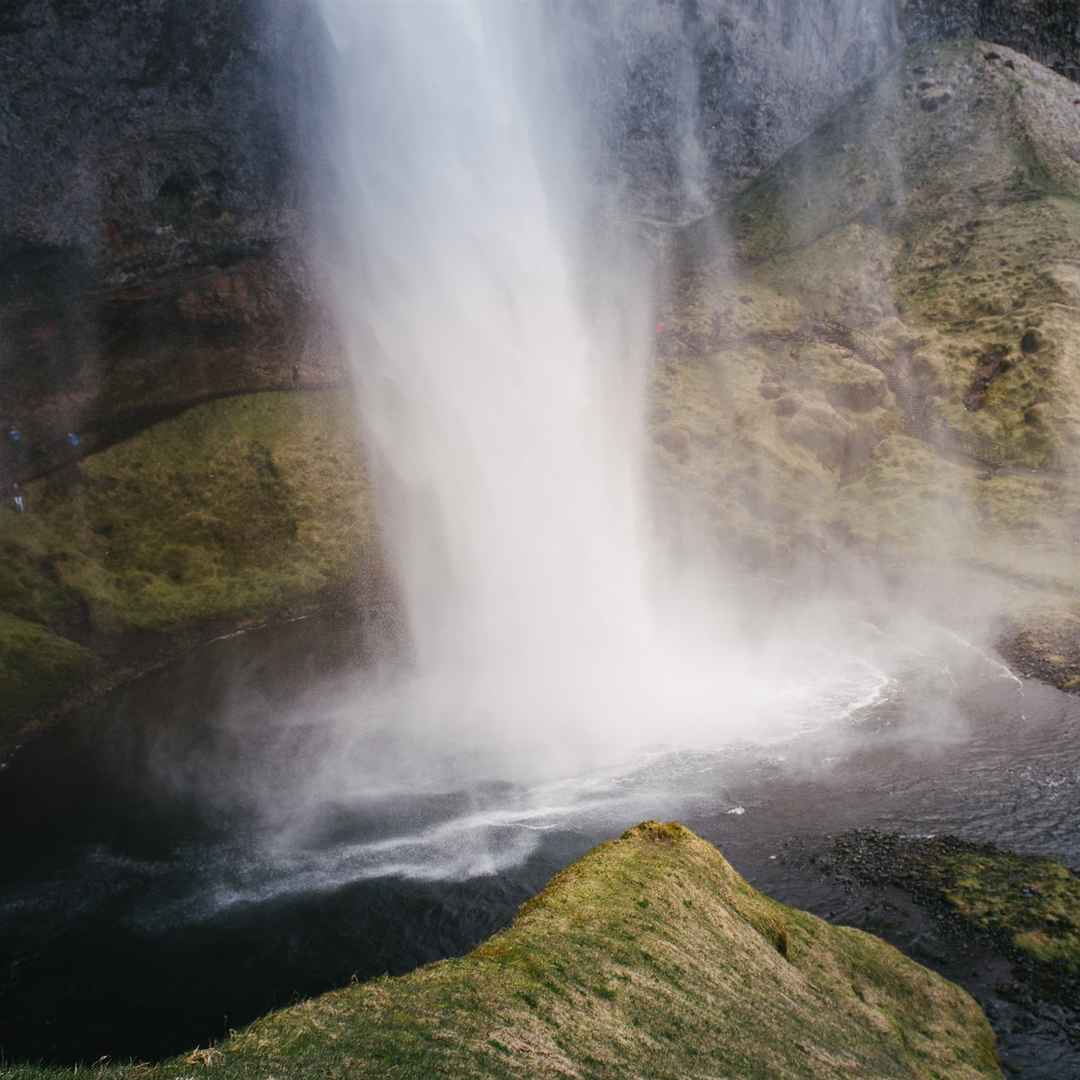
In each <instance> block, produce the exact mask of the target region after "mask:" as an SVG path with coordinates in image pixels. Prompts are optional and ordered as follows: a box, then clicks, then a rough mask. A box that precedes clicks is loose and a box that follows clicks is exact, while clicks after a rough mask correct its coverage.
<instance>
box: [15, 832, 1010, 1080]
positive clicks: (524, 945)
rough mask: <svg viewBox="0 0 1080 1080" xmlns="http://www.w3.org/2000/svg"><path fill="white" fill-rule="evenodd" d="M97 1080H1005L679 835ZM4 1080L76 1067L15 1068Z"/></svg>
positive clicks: (832, 930) (824, 927) (929, 1015)
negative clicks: (460, 938) (373, 974)
mask: <svg viewBox="0 0 1080 1080" xmlns="http://www.w3.org/2000/svg"><path fill="white" fill-rule="evenodd" d="M88 1074H89V1075H93V1076H96V1077H100V1078H101V1080H136V1078H138V1080H166V1078H171V1080H181V1078H188V1077H195V1076H212V1077H219V1078H220V1080H231V1078H234V1077H235V1078H244V1080H247V1078H251V1080H254V1078H256V1077H258V1078H260V1080H265V1078H267V1077H271V1076H273V1077H277V1078H278V1080H304V1078H309V1077H310V1078H312V1080H315V1078H318V1080H326V1078H330V1077H346V1076H348V1077H379V1078H380V1080H384V1078H385V1080H391V1078H417V1080H421V1078H423V1080H428V1078H432V1077H445V1078H453V1077H461V1078H463V1080H465V1078H468V1080H476V1078H481V1077H491V1078H510V1077H581V1078H601V1077H604V1078H607V1077H616V1076H617V1077H649V1078H650V1080H690V1078H695V1077H696V1078H701V1080H706V1078H716V1077H727V1078H730V1080H736V1078H738V1080H744V1078H746V1080H749V1078H761V1080H783V1078H788V1077H792V1078H794V1077H805V1078H811V1077H822V1078H824V1077H851V1076H858V1077H865V1078H871V1077H873V1078H882V1080H884V1078H887V1077H896V1078H900V1077H908V1078H912V1080H915V1078H918V1080H930V1078H934V1077H937V1078H940V1080H964V1078H975V1077H998V1076H1000V1075H1001V1073H1000V1070H999V1067H998V1064H997V1057H996V1052H995V1047H994V1037H993V1035H992V1033H991V1031H990V1028H989V1025H988V1024H987V1022H986V1019H985V1017H984V1016H983V1015H982V1013H981V1012H980V1010H979V1009H978V1007H977V1006H976V1005H975V1003H974V1002H973V1001H972V1000H971V998H969V997H968V996H967V994H966V993H965V992H964V991H962V990H961V989H959V988H958V987H956V986H953V985H952V984H950V983H948V982H946V981H945V980H944V979H942V978H941V977H940V976H938V975H935V974H933V973H932V972H930V971H928V970H926V969H925V968H922V967H920V966H919V965H917V964H915V963H913V962H912V961H910V960H908V959H906V958H905V957H903V956H902V955H901V954H900V953H899V952H897V951H896V950H895V949H893V948H892V947H891V946H888V945H886V944H884V943H883V942H881V941H879V940H878V939H876V938H873V937H871V936H869V935H867V934H864V933H862V932H860V931H857V930H851V929H846V928H843V927H834V926H830V925H829V924H827V923H825V922H822V921H821V920H820V919H817V918H814V917H813V916H811V915H807V914H805V913H803V912H800V911H796V910H793V909H791V908H788V907H785V906H784V905H782V904H778V903H776V902H774V901H772V900H770V899H768V898H767V897H765V896H763V895H762V894H760V893H758V892H756V891H755V890H754V889H752V888H751V887H750V886H749V885H748V884H747V883H746V882H745V881H744V880H743V879H742V878H741V877H740V876H739V875H738V874H737V873H735V871H734V870H733V869H732V868H731V866H730V865H729V864H728V863H727V862H726V861H725V860H724V858H723V857H722V856H721V855H720V853H719V852H718V851H717V850H716V849H715V848H714V847H712V845H710V844H707V843H706V842H705V841H703V840H701V839H699V838H698V837H696V836H695V835H694V834H693V833H691V832H690V831H689V830H687V829H685V828H683V827H682V826H680V825H677V824H668V825H660V824H657V823H656V822H646V823H645V824H643V825H639V826H638V827H637V828H635V829H632V830H630V831H629V832H628V833H626V834H625V835H624V836H623V837H622V838H621V839H619V840H617V841H611V842H608V843H606V844H602V845H601V846H600V847H598V848H596V849H595V850H593V851H592V852H591V853H589V854H588V855H586V856H585V858H583V859H582V860H581V861H580V862H578V863H576V864H574V865H573V866H571V867H570V868H568V869H567V870H564V871H563V872H562V873H560V874H559V875H557V876H556V877H555V878H554V880H553V881H552V882H551V883H550V884H549V885H548V887H547V888H546V889H545V890H544V892H542V893H541V894H540V895H539V896H538V897H536V898H535V899H533V900H531V901H529V902H528V903H527V904H525V905H524V906H523V907H522V909H521V911H520V912H519V914H518V917H517V919H516V920H515V922H514V924H513V925H512V926H511V927H510V928H509V929H507V930H505V931H503V932H501V933H499V934H496V935H495V936H494V937H493V938H491V939H490V940H489V941H487V942H486V943H485V944H483V945H481V946H480V947H479V948H478V949H476V950H475V951H474V952H472V953H470V954H469V955H468V956H465V957H463V958H461V959H457V960H447V961H444V962H442V963H438V964H434V965H431V966H429V967H426V968H422V969H420V970H418V971H416V972H414V973H412V974H410V975H406V976H402V977H400V978H384V979H377V980H375V981H373V982H369V983H364V984H359V985H353V986H348V987H345V988H343V989H341V990H338V991H334V992H332V993H329V994H325V995H323V996H322V997H319V998H316V999H314V1000H312V1001H308V1002H304V1003H303V1004H300V1005H296V1006H293V1007H291V1008H287V1009H283V1010H282V1011H280V1012H277V1013H274V1014H272V1015H270V1016H267V1017H265V1018H264V1019H261V1020H259V1021H257V1022H256V1023H254V1024H252V1025H251V1027H249V1028H247V1029H245V1030H244V1031H241V1032H238V1033H237V1034H236V1035H234V1036H233V1037H232V1038H230V1039H229V1040H227V1041H226V1042H224V1043H223V1044H222V1045H221V1046H218V1047H213V1048H208V1049H201V1050H196V1051H193V1052H192V1053H191V1054H188V1055H184V1056H182V1057H180V1058H178V1059H176V1060H174V1061H170V1062H166V1063H164V1064H162V1065H158V1066H147V1065H132V1066H128V1067H123V1066H104V1065H102V1066H98V1067H94V1068H90V1069H83V1070H80V1073H79V1075H88ZM3 1075H4V1077H5V1080H61V1078H67V1077H73V1076H74V1073H73V1071H71V1070H50V1069H42V1068H33V1067H30V1066H17V1065H16V1066H11V1065H9V1066H8V1067H7V1069H6V1070H4V1072H3Z"/></svg>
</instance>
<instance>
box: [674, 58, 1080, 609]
mask: <svg viewBox="0 0 1080 1080" xmlns="http://www.w3.org/2000/svg"><path fill="white" fill-rule="evenodd" d="M1078 102H1080V88H1078V87H1077V85H1076V84H1075V83H1073V82H1070V81H1069V80H1067V79H1065V78H1062V77H1061V76H1058V75H1056V74H1054V73H1053V72H1051V71H1050V70H1048V69H1046V68H1044V67H1042V66H1040V65H1039V64H1037V63H1035V62H1034V61H1032V60H1030V59H1028V58H1026V57H1024V56H1022V55H1020V54H1018V53H1014V52H1012V51H1010V50H1008V49H1005V48H1002V47H996V46H992V45H988V44H985V43H982V42H976V41H967V42H960V43H953V44H947V45H935V46H927V47H919V48H913V49H910V50H908V51H907V52H906V53H905V54H904V56H903V57H902V58H901V59H900V60H899V61H898V62H897V63H896V64H895V66H894V67H893V68H892V69H891V70H890V71H889V72H887V73H886V74H885V75H884V76H883V77H881V78H880V79H878V80H876V81H875V82H873V83H871V84H868V85H867V86H865V87H863V88H862V89H861V90H860V91H859V92H857V93H856V94H855V95H854V96H853V97H852V98H851V99H849V100H848V101H847V102H846V103H845V104H844V105H843V106H842V107H841V108H840V109H839V110H837V111H836V112H835V113H834V114H833V116H832V117H831V118H830V119H829V120H828V121H827V122H826V123H825V124H824V125H823V126H822V127H821V128H819V129H818V131H816V132H815V133H814V134H813V135H812V136H811V137H810V138H809V139H807V140H806V141H805V142H804V143H803V144H802V145H800V146H799V147H797V148H796V149H795V150H793V151H791V152H789V153H788V154H787V155H786V156H785V157H784V158H783V159H782V160H781V161H780V162H779V163H778V164H777V166H776V167H774V168H773V169H771V170H769V171H768V172H767V173H765V174H764V175H763V176H762V177H761V178H759V179H758V180H757V181H756V182H755V183H754V184H753V185H752V186H751V187H750V188H749V189H748V190H747V191H746V192H745V193H744V194H743V195H742V196H741V197H740V198H739V199H737V200H736V202H735V204H734V206H733V208H732V210H731V211H730V212H729V213H727V214H725V215H720V216H718V217H716V218H713V219H710V220H709V221H706V222H703V223H700V224H698V225H696V226H694V227H692V228H691V229H689V230H687V231H686V232H685V233H684V234H683V236H682V237H681V241H680V249H679V253H678V258H677V260H676V268H675V273H674V278H673V282H672V288H671V294H670V303H669V308H668V310H667V311H666V312H665V316H664V319H663V321H664V323H665V324H666V327H667V330H666V332H665V334H664V335H663V337H662V339H661V343H660V344H661V355H662V359H663V363H662V366H661V368H660V370H659V373H658V378H657V395H658V396H657V402H656V405H655V408H654V431H655V433H656V437H657V441H658V444H659V447H660V450H659V453H660V456H661V461H662V466H663V471H664V475H665V476H666V477H667V478H668V479H667V485H668V487H669V488H670V489H671V490H673V491H683V490H687V489H689V490H691V491H693V492H695V493H696V494H695V498H694V506H695V509H696V512H697V513H698V514H699V515H700V517H701V519H702V521H703V522H704V524H705V526H706V528H708V529H710V530H711V531H712V533H713V534H714V535H716V536H717V537H718V538H724V537H726V538H728V539H727V541H726V542H729V543H730V542H731V541H730V538H731V537H732V535H734V536H735V537H737V538H738V542H739V543H740V544H741V545H742V548H743V549H744V550H748V551H756V552H758V553H759V557H761V553H765V557H768V556H772V557H779V558H781V559H784V560H787V559H789V558H791V557H793V556H794V555H796V554H797V553H799V552H805V551H808V550H809V551H819V552H825V553H830V552H831V553H841V552H847V551H855V552H860V553H864V554H869V555H873V557H874V558H875V559H877V560H879V561H883V562H885V563H886V564H892V565H904V566H910V565H911V564H912V563H915V562H918V561H920V560H924V561H927V562H937V563H939V564H941V563H945V564H948V563H949V562H953V563H954V564H955V563H960V564H963V565H966V566H968V567H971V568H978V569H980V570H983V571H986V572H988V573H989V574H991V575H995V576H997V578H998V579H999V580H1000V581H1002V582H1003V583H1006V584H1007V585H1008V587H1009V588H1010V589H1011V590H1012V592H1011V596H1010V601H1009V602H1010V604H1011V605H1012V606H1013V608H1014V609H1024V608H1025V607H1026V606H1028V605H1031V606H1039V607H1040V610H1041V612H1042V617H1043V618H1044V619H1045V617H1046V614H1047V611H1049V612H1050V618H1051V619H1053V618H1055V617H1059V616H1061V614H1062V611H1063V609H1064V608H1067V607H1068V606H1069V605H1070V604H1071V603H1073V602H1074V601H1075V599H1076V595H1077V594H1076V586H1077V576H1076V569H1077V565H1076V548H1075V539H1074V538H1075V535H1076V527H1077V523H1078V522H1080V470H1078V469H1077V466H1078V465H1080V456H1078V455H1080V150H1078V149H1077V148H1078V147H1080V104H1078Z"/></svg>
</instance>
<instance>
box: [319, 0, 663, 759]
mask: <svg viewBox="0 0 1080 1080" xmlns="http://www.w3.org/2000/svg"><path fill="white" fill-rule="evenodd" d="M323 6H324V9H325V14H326V18H327V25H328V26H329V28H330V31H331V34H332V36H333V41H334V45H335V50H334V52H335V57H336V64H337V69H336V71H335V73H334V74H335V87H336V102H335V107H334V110H333V113H334V115H333V121H332V122H333V127H332V130H331V139H332V154H333V158H334V160H335V161H336V163H337V166H338V168H337V170H336V172H335V175H334V176H333V177H332V178H330V180H329V181H328V183H329V185H330V186H329V189H328V190H329V198H328V206H329V207H330V210H329V214H328V216H327V217H326V218H325V221H326V223H327V228H326V229H325V234H324V236H323V239H322V244H323V249H322V254H323V256H324V264H325V265H327V266H328V267H329V268H330V273H331V277H332V297H333V303H334V311H335V314H336V317H337V320H338V324H339V327H340V329H341V332H342V334H343V337H344V341H345V344H346V347H347V350H348V354H349V358H350V361H351V364H352V370H353V373H354V376H355V387H356V401H357V408H358V411H359V416H360V420H361V427H362V431H363V434H364V438H365V441H366V448H367V453H368V456H369V461H370V463H371V467H372V470H373V473H374V476H375V484H376V489H377V500H378V508H379V514H380V520H381V524H382V528H383V532H384V539H385V547H386V550H387V552H388V554H389V557H390V559H391V560H392V564H393V568H394V572H395V574H396V578H397V584H398V587H399V589H400V592H401V596H402V599H403V601H404V604H405V607H406V612H407V618H408V625H409V629H410V635H411V641H412V645H413V651H414V656H415V677H416V679H417V680H418V681H419V682H420V683H426V684H428V685H430V686H432V687H437V688H438V690H437V692H434V691H433V693H435V697H436V698H437V701H438V704H437V706H433V707H434V708H435V710H436V711H437V712H440V713H443V714H448V713H450V712H452V713H453V716H454V720H453V722H454V723H455V724H456V725H458V727H459V729H460V728H462V727H463V726H464V727H467V726H468V725H469V723H470V718H471V720H472V722H476V723H484V724H486V723H489V722H492V721H494V723H495V724H496V725H497V726H498V725H499V724H500V723H501V722H503V721H505V722H506V723H507V724H509V723H510V721H511V717H514V722H515V723H516V724H517V725H519V726H522V729H523V730H526V731H527V730H529V725H530V724H540V725H542V726H543V729H544V731H545V733H546V741H548V742H550V741H552V740H555V741H557V739H558V737H559V733H560V732H561V733H562V735H563V736H569V735H571V734H580V732H581V729H582V725H583V724H584V725H588V724H590V723H591V722H592V721H593V719H594V718H595V717H596V715H597V712H598V710H601V711H602V710H603V709H604V707H605V703H607V702H610V698H611V692H612V685H613V684H618V683H625V684H628V685H629V684H632V683H633V682H634V680H635V677H636V676H637V674H638V672H639V670H640V665H641V660H642V658H643V657H644V655H645V654H646V653H647V651H648V649H649V648H650V636H651V633H652V629H651V620H650V617H649V613H648V599H647V557H646V550H645V549H646V544H645V528H644V519H643V515H642V506H641V462H642V446H641V444H642V428H643V396H644V395H643V385H644V378H645V373H646V365H647V360H648V355H649V346H650V338H649V330H650V328H651V318H652V316H651V309H650V295H649V290H648V288H647V285H648V277H647V272H646V267H645V263H644V261H643V259H642V258H641V256H640V253H639V252H638V251H636V249H635V245H634V243H633V242H632V239H631V237H630V236H629V235H628V234H627V233H626V232H625V231H624V230H621V229H620V226H619V224H618V221H619V219H618V215H617V214H615V213H613V212H612V205H611V196H610V194H609V195H607V196H605V197H604V198H603V199H602V198H601V197H600V188H599V187H598V186H597V185H596V184H595V183H594V182H593V181H594V179H595V172H594V171H593V166H594V165H595V160H596V154H595V151H596V148H597V147H599V146H601V145H602V144H603V141H604V132H603V131H601V130H597V129H596V127H594V126H591V125H593V123H594V122H595V121H596V120H597V118H596V117H595V116H593V115H583V114H582V110H581V109H579V108H576V107H575V91H576V90H577V89H579V88H580V82H579V80H578V78H577V76H578V75H579V74H580V71H581V65H579V64H578V63H576V59H577V58H576V57H575V55H573V53H574V47H575V46H574V42H575V39H574V38H573V37H571V38H570V46H571V47H570V48H569V49H568V48H567V35H566V34H565V33H560V29H563V30H565V27H562V28H560V25H559V20H558V19H557V18H554V17H552V15H551V13H550V12H549V11H546V10H545V5H518V4H507V3H505V2H504V0H443V2H432V3H426V4H423V5H414V4H390V3H387V4H381V3H353V2H349V0H324V4H323ZM601 696H602V698H603V700H602V701H601V700H600V697H601ZM630 696H632V694H631V695H630ZM523 712H524V713H525V714H526V715H525V716H524V717H523V716H522V713H523Z"/></svg>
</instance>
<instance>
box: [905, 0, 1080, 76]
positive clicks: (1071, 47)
mask: <svg viewBox="0 0 1080 1080" xmlns="http://www.w3.org/2000/svg"><path fill="white" fill-rule="evenodd" d="M897 7H898V12H897V14H898V18H899V25H900V29H901V31H902V33H903V34H904V36H905V37H906V38H907V40H908V41H909V42H912V43H919V42H929V41H936V40H940V39H942V38H959V37H978V38H983V39H984V40H986V41H993V42H996V43H998V44H1001V45H1007V46H1009V47H1010V48H1013V49H1016V50H1017V51H1018V52H1022V53H1026V54H1027V55H1028V56H1030V57H1032V58H1033V59H1035V60H1038V61H1039V62H1040V63H1041V64H1045V65H1046V66H1047V67H1049V68H1053V69H1054V70H1055V71H1057V72H1058V73H1059V74H1060V75H1065V76H1066V77H1067V78H1070V79H1073V80H1075V79H1077V78H1080V8H1078V7H1077V5H1076V4H1074V3H1068V2H1066V3H1062V2H1061V0H953V2H951V3H942V2H941V0H900V2H899V3H898V5H897Z"/></svg>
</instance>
